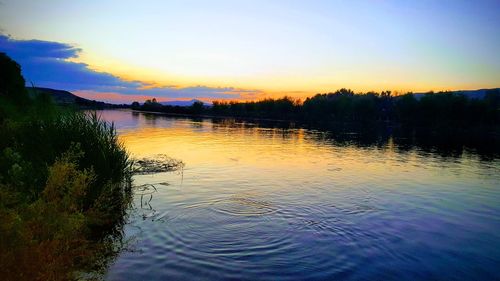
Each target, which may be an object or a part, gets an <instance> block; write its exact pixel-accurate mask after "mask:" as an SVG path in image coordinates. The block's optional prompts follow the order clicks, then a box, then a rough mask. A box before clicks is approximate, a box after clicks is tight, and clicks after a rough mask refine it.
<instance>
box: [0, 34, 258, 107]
mask: <svg viewBox="0 0 500 281" xmlns="http://www.w3.org/2000/svg"><path fill="white" fill-rule="evenodd" d="M81 51H82V49H80V48H77V47H75V46H73V45H70V44H66V43H60V42H51V41H42V40H17V39H13V38H12V37H10V36H6V35H1V34H0V52H5V53H6V54H7V55H9V56H10V57H12V58H13V59H14V60H16V61H17V62H18V63H19V64H20V65H21V67H22V72H23V75H24V77H25V79H26V80H27V83H28V84H30V83H31V82H32V83H34V84H35V85H36V86H40V87H48V88H55V89H62V90H68V91H73V92H86V93H89V92H94V93H96V95H95V96H96V97H98V96H99V95H98V93H106V94H108V97H109V93H115V94H117V95H123V97H122V98H117V99H116V101H117V102H124V101H131V100H132V99H133V98H134V97H156V98H161V99H179V98H201V97H203V98H204V99H241V98H244V97H248V96H258V95H260V94H261V91H258V90H245V89H237V88H232V87H207V86H202V85H199V86H192V87H184V88H182V87H176V86H158V85H152V84H151V83H146V82H142V81H127V80H123V79H121V78H119V77H117V76H114V75H112V74H110V73H106V72H98V71H95V70H92V69H90V68H89V66H88V65H87V64H85V63H76V62H72V61H68V59H71V58H76V57H78V55H79V53H80V52H81Z"/></svg>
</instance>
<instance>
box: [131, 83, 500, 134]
mask: <svg viewBox="0 0 500 281" xmlns="http://www.w3.org/2000/svg"><path fill="white" fill-rule="evenodd" d="M131 108H132V109H135V110H141V111H150V112H163V113H169V114H190V115H210V116H227V117H241V118H255V119H274V120H290V121H297V122H300V123H302V124H305V125H311V126H316V127H326V128H329V127H331V126H336V125H338V124H339V123H342V124H347V123H351V124H354V123H356V124H365V125H373V124H374V123H385V124H392V125H404V126H415V127H427V128H431V129H432V128H434V129H435V128H442V127H453V128H458V129H470V128H472V129H478V128H479V127H481V128H492V127H498V125H499V124H500V122H499V121H500V90H499V89H492V90H486V93H485V95H484V97H483V98H469V97H467V96H465V95H463V94H457V93H453V92H440V93H428V94H423V95H414V94H412V93H407V94H404V95H398V96H393V95H392V94H391V92H390V91H384V92H381V93H376V92H368V93H358V94H356V93H354V92H353V91H351V90H348V89H340V90H338V91H336V92H333V93H327V94H317V95H315V96H314V97H310V98H307V99H306V100H305V101H303V102H301V101H300V100H296V99H293V98H290V97H283V98H279V99H264V100H261V101H249V102H238V101H214V102H213V105H212V106H204V105H203V103H202V102H199V101H197V102H195V103H193V105H191V106H189V107H180V106H170V105H162V104H160V103H158V102H157V101H156V100H155V99H153V100H147V101H146V102H145V103H144V104H139V103H138V102H134V103H132V104H131Z"/></svg>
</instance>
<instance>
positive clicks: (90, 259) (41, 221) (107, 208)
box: [0, 54, 131, 280]
mask: <svg viewBox="0 0 500 281" xmlns="http://www.w3.org/2000/svg"><path fill="white" fill-rule="evenodd" d="M0 66H1V68H2V71H6V73H7V74H8V75H5V76H4V75H2V77H1V78H0V79H2V81H1V83H0V86H1V88H0V131H1V132H2V137H1V138H0V221H1V222H2V224H1V225H0V237H1V239H0V264H1V267H0V276H2V278H4V279H5V280H73V279H77V278H78V277H77V272H80V271H86V272H90V271H100V270H101V271H102V270H104V269H105V268H106V267H107V263H108V261H109V260H110V259H111V258H112V257H113V256H114V255H115V254H116V253H117V252H118V251H119V247H117V244H116V243H115V241H118V240H120V236H121V231H120V229H121V227H123V225H124V223H125V219H126V210H127V208H128V206H129V203H130V200H131V185H130V176H131V161H130V159H129V156H128V154H127V152H126V150H125V148H124V147H123V145H122V144H121V143H120V142H119V141H118V139H117V135H116V131H115V128H114V127H113V125H110V124H108V123H106V122H105V121H103V120H101V119H100V118H99V117H97V116H96V115H91V114H85V113H82V112H77V111H74V110H71V109H68V108H60V107H58V106H56V105H55V104H53V103H52V101H51V98H50V97H49V96H47V95H45V94H43V93H40V94H34V95H31V96H30V95H28V93H27V91H26V90H25V88H24V84H25V81H24V79H23V77H22V76H21V71H20V67H19V65H17V64H16V63H15V62H14V61H12V60H11V59H10V58H8V57H7V56H5V55H4V54H0Z"/></svg>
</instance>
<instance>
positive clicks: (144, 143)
mask: <svg viewBox="0 0 500 281" xmlns="http://www.w3.org/2000/svg"><path fill="white" fill-rule="evenodd" d="M103 116H104V118H106V119H107V120H114V121H115V122H116V125H117V128H118V130H119V134H120V140H121V141H123V142H124V144H125V145H126V147H127V149H128V150H129V151H130V152H131V153H132V154H133V155H134V156H136V157H138V158H142V157H151V156H154V155H157V154H166V155H169V156H170V157H173V158H175V159H181V160H182V161H184V162H185V164H186V166H185V169H184V172H183V173H182V174H176V173H159V174H155V175H137V176H135V177H134V181H135V184H136V185H138V186H142V185H153V186H154V187H155V188H156V190H155V192H154V193H153V194H152V197H147V195H143V196H142V195H139V194H138V196H136V200H135V206H136V207H139V206H141V208H142V209H141V208H138V209H139V210H135V211H133V212H132V213H131V214H130V218H131V221H130V223H129V225H127V226H126V230H125V234H126V236H127V237H136V241H137V242H136V244H135V247H136V248H137V249H140V251H138V252H123V253H122V254H121V255H120V257H119V258H118V259H117V261H116V263H115V264H114V265H113V266H112V267H111V268H110V270H109V272H108V274H107V278H108V279H109V280H123V279H127V280H165V279H175V280H193V279H197V280H200V279H205V280H234V279H237V280H256V279H259V280H277V279H278V280H331V279H352V280H359V279H365V280H371V279H392V280H400V279H496V278H499V277H500V276H499V275H498V272H497V269H496V267H497V265H498V264H499V263H500V231H499V230H500V216H499V214H500V206H499V205H498V202H500V190H499V186H500V173H499V172H500V161H499V158H498V151H496V150H497V149H498V146H495V147H493V148H492V147H489V144H488V143H489V142H494V140H491V139H488V138H478V137H477V136H459V135H451V136H450V135H448V136H439V137H437V138H438V140H440V141H435V139H433V138H435V137H436V136H434V135H432V134H431V135H429V134H428V133H424V132H419V131H411V132H405V131H404V130H403V129H401V128H394V129H390V130H387V129H384V130H364V131H363V132H364V133H360V132H359V131H357V130H347V129H336V130H330V131H321V130H314V129H305V128H300V127H297V126H295V125H293V124H287V123H266V124H257V123H255V122H243V121H239V120H234V119H233V120H231V119H194V120H193V119H189V118H172V117H165V116H158V115H152V114H136V115H134V114H133V113H131V112H127V111H106V112H103ZM484 144H487V147H485V146H484ZM144 201H147V202H144Z"/></svg>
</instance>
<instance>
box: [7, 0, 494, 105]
mask: <svg viewBox="0 0 500 281" xmlns="http://www.w3.org/2000/svg"><path fill="white" fill-rule="evenodd" d="M0 3H1V4H0V5H1V6H0V7H1V8H0V29H1V31H2V33H3V34H5V35H8V36H9V37H6V36H3V37H2V38H0V51H6V52H7V53H8V54H9V55H12V56H13V57H14V58H15V59H17V60H18V61H19V62H20V64H21V65H22V67H23V69H24V73H25V75H26V76H27V77H26V78H27V80H30V81H33V82H34V83H35V84H37V85H40V86H50V87H58V88H63V89H68V90H72V91H80V92H85V93H86V94H88V95H90V94H91V93H108V94H110V93H114V94H121V95H128V96H131V95H144V96H157V97H162V98H164V99H170V98H171V99H174V98H195V97H196V98H204V99H220V98H227V99H253V98H259V97H264V96H280V95H284V94H289V95H292V96H297V97H305V96H308V95H312V94H314V93H316V92H326V91H333V90H336V89H338V88H341V87H347V88H352V89H354V90H357V91H368V90H385V89H388V90H396V91H397V90H400V91H428V90H446V89H476V88H489V87H498V86H499V85H498V83H499V82H498V81H500V55H499V53H500V52H499V49H500V47H499V46H500V31H499V30H500V17H499V16H498V14H500V1H461V0H454V1H450V0H443V1H437V0H436V1H428V0H424V1H404V0H400V1H383V0H378V1H376V0H374V1H314V0H312V1H281V0H276V1H259V0H253V1H193V0H183V1H78V0H76V1H56V0H47V1H24V0H16V1H5V0H3V1H2V0H0ZM32 39H36V40H38V41H32ZM146 88H147V89H146ZM96 96H97V95H96Z"/></svg>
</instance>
